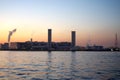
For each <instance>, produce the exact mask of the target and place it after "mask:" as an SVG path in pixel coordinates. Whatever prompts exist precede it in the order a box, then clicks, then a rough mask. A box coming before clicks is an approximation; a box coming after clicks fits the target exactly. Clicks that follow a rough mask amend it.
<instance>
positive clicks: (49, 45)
mask: <svg viewBox="0 0 120 80" xmlns="http://www.w3.org/2000/svg"><path fill="white" fill-rule="evenodd" d="M51 42H52V30H51V29H48V49H49V50H50V49H51Z"/></svg>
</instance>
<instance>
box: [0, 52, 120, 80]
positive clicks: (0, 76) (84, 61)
mask: <svg viewBox="0 0 120 80" xmlns="http://www.w3.org/2000/svg"><path fill="white" fill-rule="evenodd" d="M119 61H120V52H85V51H84V52H82V51H77V52H71V51H68V52H66V51H63V52H57V51H55V52H47V51H41V52H39V51H38V52H31V51H22V52H21V51H0V80H120V64H119Z"/></svg>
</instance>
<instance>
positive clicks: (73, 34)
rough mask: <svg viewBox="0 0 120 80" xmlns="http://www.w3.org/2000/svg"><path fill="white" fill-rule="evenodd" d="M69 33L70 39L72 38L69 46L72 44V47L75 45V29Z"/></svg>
mask: <svg viewBox="0 0 120 80" xmlns="http://www.w3.org/2000/svg"><path fill="white" fill-rule="evenodd" d="M71 34H72V35H71V40H72V41H71V46H72V47H75V45H76V32H75V31H72V32H71Z"/></svg>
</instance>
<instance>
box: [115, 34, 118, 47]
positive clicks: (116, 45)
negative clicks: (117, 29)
mask: <svg viewBox="0 0 120 80" xmlns="http://www.w3.org/2000/svg"><path fill="white" fill-rule="evenodd" d="M115 48H118V39H117V33H116V34H115Z"/></svg>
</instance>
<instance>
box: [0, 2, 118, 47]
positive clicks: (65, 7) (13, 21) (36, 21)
mask: <svg viewBox="0 0 120 80" xmlns="http://www.w3.org/2000/svg"><path fill="white" fill-rule="evenodd" d="M0 18H1V19H0V21H1V22H0V27H1V26H2V27H1V28H2V29H1V30H6V32H7V30H9V29H12V28H14V27H11V26H13V25H14V26H17V27H16V28H18V29H19V30H21V31H22V29H23V28H25V30H28V32H32V30H34V31H36V35H38V36H39V32H40V31H39V30H38V29H42V30H46V29H48V28H52V29H54V32H55V34H57V31H60V32H59V33H58V35H59V34H62V33H64V32H63V31H66V33H69V31H71V30H76V31H77V34H78V35H77V36H78V39H77V44H78V45H81V44H82V45H85V43H86V42H85V40H86V39H87V37H88V35H89V34H90V35H91V36H96V35H100V36H101V37H100V38H102V35H103V38H102V39H104V41H100V42H98V40H97V39H94V37H93V42H94V43H97V42H98V44H101V45H102V44H105V43H106V44H105V45H109V46H110V45H113V43H114V42H113V43H112V41H113V40H111V39H113V38H114V34H115V33H116V32H117V33H118V34H120V0H0ZM7 24H8V25H7ZM46 31H47V30H46ZM43 33H44V31H43ZM41 34H42V33H41ZM28 35H30V33H28ZM83 35H84V36H86V37H81V36H83ZM111 35H112V37H108V36H111ZM61 36H62V35H61ZM66 36H68V34H66ZM68 37H69V36H68ZM80 37H81V38H80ZM96 38H97V37H96ZM35 39H36V40H38V41H41V40H39V39H38V38H35ZM64 39H66V40H68V41H69V39H68V38H64ZM119 39H120V38H119ZM43 40H44V39H43ZM54 40H57V39H54ZM81 40H83V41H81ZM107 40H110V41H108V42H107ZM1 41H2V40H1ZM58 41H59V40H58ZM63 41H64V40H63ZM86 41H87V40H86ZM119 41H120V40H119ZM82 42H84V43H82Z"/></svg>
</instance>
